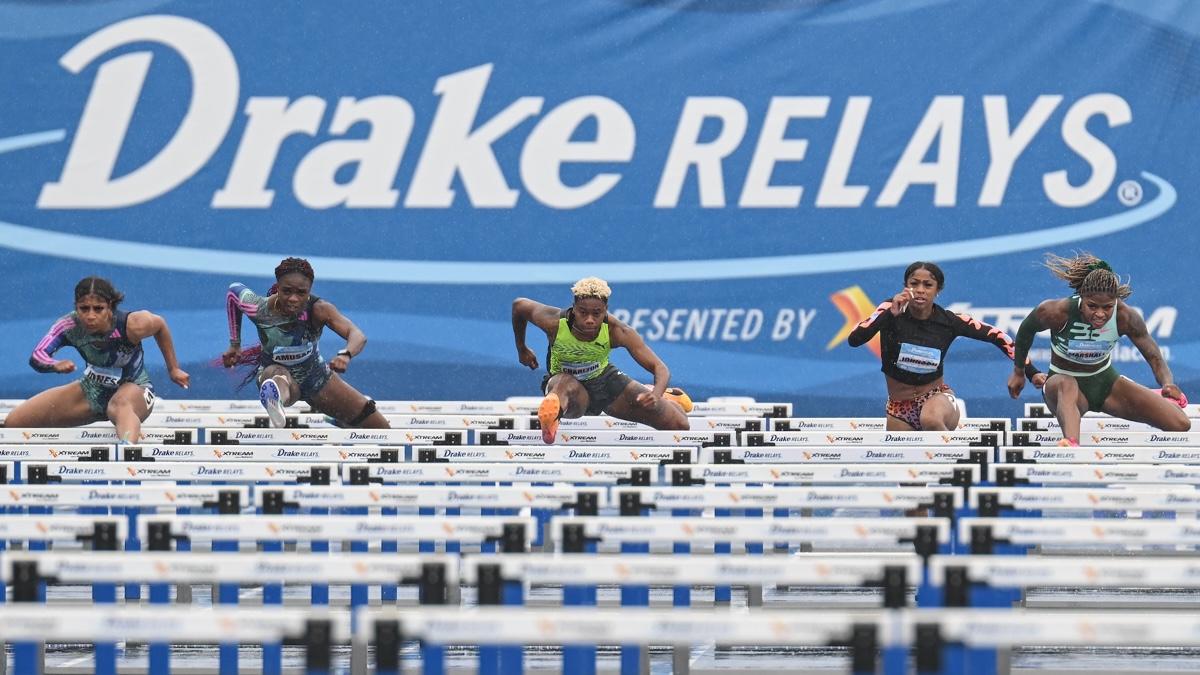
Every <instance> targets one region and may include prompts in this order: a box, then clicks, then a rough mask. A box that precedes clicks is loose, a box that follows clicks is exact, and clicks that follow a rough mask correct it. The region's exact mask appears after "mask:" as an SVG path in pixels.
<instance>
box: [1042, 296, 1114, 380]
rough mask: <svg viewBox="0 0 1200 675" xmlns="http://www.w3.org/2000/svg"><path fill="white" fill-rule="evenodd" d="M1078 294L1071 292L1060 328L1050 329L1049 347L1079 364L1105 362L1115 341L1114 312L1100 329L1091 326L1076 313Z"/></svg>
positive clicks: (1077, 309) (1077, 311) (1078, 300)
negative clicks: (1065, 315)
mask: <svg viewBox="0 0 1200 675" xmlns="http://www.w3.org/2000/svg"><path fill="white" fill-rule="evenodd" d="M1080 300H1081V299H1080V297H1079V296H1078V295H1072V296H1071V301H1070V305H1069V307H1070V309H1068V310H1067V323H1066V325H1064V326H1063V327H1062V329H1060V330H1054V329H1051V331H1050V348H1051V349H1052V350H1054V353H1055V354H1058V355H1059V356H1061V357H1062V358H1064V359H1066V360H1068V361H1070V362H1072V363H1079V364H1082V365H1095V364H1099V363H1104V362H1105V361H1107V360H1108V359H1109V356H1110V355H1111V354H1112V350H1113V347H1114V346H1115V345H1116V344H1117V339H1118V338H1119V337H1120V336H1119V335H1117V313H1116V312H1115V311H1114V312H1113V315H1112V316H1111V317H1109V319H1108V321H1107V322H1106V323H1105V324H1104V325H1103V326H1101V327H1100V328H1092V327H1091V326H1090V325H1088V324H1087V322H1085V321H1084V320H1083V316H1082V315H1080V313H1079V302H1080Z"/></svg>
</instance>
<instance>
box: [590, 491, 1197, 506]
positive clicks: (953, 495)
mask: <svg viewBox="0 0 1200 675" xmlns="http://www.w3.org/2000/svg"><path fill="white" fill-rule="evenodd" d="M962 493H963V491H962V490H961V489H960V488H957V487H953V486H949V485H947V486H945V487H920V486H904V487H901V486H895V487H880V486H868V485H857V486H830V485H824V486H818V487H773V486H763V487H754V488H750V487H745V486H739V487H713V486H695V487H693V486H670V485H664V486H661V487H618V488H613V498H614V499H617V498H619V496H620V495H626V494H636V495H637V496H638V497H637V499H638V503H639V504H641V505H642V506H646V507H650V508H654V509H657V510H659V511H663V510H666V509H708V508H718V509H781V508H784V509H814V508H815V509H831V508H853V509H864V508H867V509H905V510H908V509H916V508H921V507H927V506H932V505H933V504H934V503H935V502H936V501H937V498H938V495H945V496H944V497H943V499H949V500H950V503H951V504H952V505H953V506H954V508H956V509H957V508H961V507H962V505H963V494H962ZM1197 496H1198V497H1200V492H1198V493H1197Z"/></svg>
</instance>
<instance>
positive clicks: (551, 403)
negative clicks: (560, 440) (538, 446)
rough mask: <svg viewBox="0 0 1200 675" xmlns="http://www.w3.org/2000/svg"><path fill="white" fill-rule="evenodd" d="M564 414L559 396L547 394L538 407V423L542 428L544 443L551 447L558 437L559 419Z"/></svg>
mask: <svg viewBox="0 0 1200 675" xmlns="http://www.w3.org/2000/svg"><path fill="white" fill-rule="evenodd" d="M560 414H562V406H561V405H559V401H558V394H546V398H544V399H542V404H541V405H540V406H538V423H539V424H540V425H541V427H542V442H543V443H546V444H547V445H550V444H552V443H554V438H555V436H557V435H558V417H559V415H560Z"/></svg>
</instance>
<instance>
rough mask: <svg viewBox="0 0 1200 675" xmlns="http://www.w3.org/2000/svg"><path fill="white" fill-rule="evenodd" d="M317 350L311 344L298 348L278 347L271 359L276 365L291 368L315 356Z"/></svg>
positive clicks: (272, 351) (272, 352) (273, 351)
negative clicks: (279, 364)
mask: <svg viewBox="0 0 1200 675" xmlns="http://www.w3.org/2000/svg"><path fill="white" fill-rule="evenodd" d="M315 349H316V347H315V346H314V345H313V344H311V343H310V344H306V345H300V346H298V347H276V348H275V349H273V350H271V359H272V360H273V361H275V363H281V364H283V365H285V366H290V365H294V364H297V363H300V362H301V361H304V360H306V359H308V357H310V356H312V355H313V352H314V351H315Z"/></svg>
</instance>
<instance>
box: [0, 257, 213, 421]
mask: <svg viewBox="0 0 1200 675" xmlns="http://www.w3.org/2000/svg"><path fill="white" fill-rule="evenodd" d="M124 299H125V296H124V295H123V294H122V293H121V292H120V291H118V290H117V289H116V288H113V285H112V282H110V281H109V280H108V279H101V278H100V277H87V278H86V279H83V280H81V281H80V282H79V283H78V284H76V285H75V310H74V311H72V312H71V313H70V314H67V315H66V316H64V317H62V318H61V319H59V320H58V321H56V322H55V323H54V325H53V326H51V327H50V332H49V333H46V336H45V337H43V338H42V340H41V342H39V343H38V345H37V348H36V349H34V350H33V355H32V356H31V357H30V358H29V365H30V366H33V369H34V370H36V371H38V372H39V373H70V372H74V371H75V362H74V361H72V360H70V359H62V360H55V359H54V353H55V352H57V351H58V350H59V349H61V348H63V347H74V348H75V349H76V350H77V351H78V352H79V355H80V356H82V357H83V361H84V364H85V366H86V367H85V368H84V371H83V379H81V380H80V381H78V382H72V383H71V384H64V385H62V386H59V387H54V388H53V389H48V390H46V391H43V392H42V393H40V394H37V395H36V396H34V397H32V398H30V399H29V400H27V401H25V402H23V403H21V404H20V405H18V406H17V407H16V408H13V410H12V412H10V413H8V416H7V417H6V418H5V420H4V424H5V426H9V427H14V428H19V427H72V426H78V425H80V424H88V423H91V422H96V421H99V420H103V419H108V420H111V421H112V423H113V426H115V427H116V428H117V438H118V439H120V442H122V443H130V442H132V443H138V442H140V440H141V432H142V422H143V421H145V419H146V417H147V416H149V415H150V411H151V410H153V409H154V385H153V384H152V383H151V382H150V375H149V374H148V373H147V372H146V364H145V361H144V353H143V351H142V340H144V339H146V338H148V337H153V338H154V341H155V342H157V343H158V349H159V351H161V352H162V355H163V361H165V362H166V366H167V373H168V374H169V375H170V377H171V381H172V382H174V383H175V384H177V385H179V386H181V387H183V388H184V389H187V388H188V384H189V383H190V382H191V378H190V377H189V376H188V374H187V373H185V372H184V371H183V369H182V368H180V367H179V361H178V360H176V358H175V342H174V341H173V340H172V339H171V331H170V329H168V328H167V322H166V321H164V320H163V318H162V317H161V316H158V315H157V314H151V313H150V312H147V311H145V310H139V311H135V312H126V311H124V310H120V309H117V306H118V305H120V304H121V302H122V301H123V300H124Z"/></svg>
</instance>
